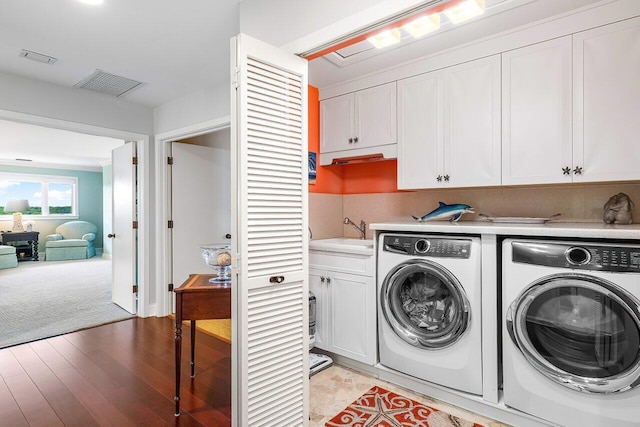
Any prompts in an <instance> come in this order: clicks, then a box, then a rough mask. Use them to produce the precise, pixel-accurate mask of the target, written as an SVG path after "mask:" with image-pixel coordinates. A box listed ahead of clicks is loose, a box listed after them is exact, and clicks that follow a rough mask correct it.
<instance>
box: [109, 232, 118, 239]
mask: <svg viewBox="0 0 640 427" xmlns="http://www.w3.org/2000/svg"><path fill="white" fill-rule="evenodd" d="M107 237H108V238H110V239H113V238H114V237H116V235H115V233H109V234H107Z"/></svg>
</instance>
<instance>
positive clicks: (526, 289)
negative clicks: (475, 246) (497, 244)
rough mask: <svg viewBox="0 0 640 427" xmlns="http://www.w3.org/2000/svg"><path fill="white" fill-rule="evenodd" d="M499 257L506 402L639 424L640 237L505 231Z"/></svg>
mask: <svg viewBox="0 0 640 427" xmlns="http://www.w3.org/2000/svg"><path fill="white" fill-rule="evenodd" d="M502 257H503V258H502V261H503V263H502V272H503V274H502V295H503V300H502V301H503V302H502V313H503V314H502V317H503V319H502V325H503V328H504V332H503V335H502V337H503V338H502V341H503V369H504V370H503V391H504V403H505V404H506V405H508V406H510V407H513V408H515V409H518V410H520V411H522V412H526V413H528V414H531V415H534V416H536V417H539V418H542V419H544V420H547V421H548V422H550V423H553V424H558V425H561V426H568V427H573V426H575V427H578V426H580V427H584V426H589V427H596V426H603V427H604V426H607V427H613V426H615V427H623V426H628V427H630V426H636V427H637V426H638V425H640V387H638V386H639V385H640V311H639V310H640V300H639V297H640V244H636V245H629V244H617V243H599V242H564V241H551V240H525V239H521V240H519V239H507V240H505V241H504V242H503V246H502Z"/></svg>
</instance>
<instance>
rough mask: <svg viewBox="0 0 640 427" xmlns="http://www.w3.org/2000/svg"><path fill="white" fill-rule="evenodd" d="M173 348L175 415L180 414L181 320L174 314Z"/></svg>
mask: <svg viewBox="0 0 640 427" xmlns="http://www.w3.org/2000/svg"><path fill="white" fill-rule="evenodd" d="M175 350H176V397H174V399H173V400H174V402H175V404H176V413H175V416H176V417H177V416H179V415H180V363H181V362H182V357H181V356H182V320H179V319H178V317H177V316H176V336H175Z"/></svg>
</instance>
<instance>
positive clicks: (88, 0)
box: [78, 0, 104, 6]
mask: <svg viewBox="0 0 640 427" xmlns="http://www.w3.org/2000/svg"><path fill="white" fill-rule="evenodd" d="M78 1H79V2H80V3H85V4H90V5H91V6H98V5H100V4H102V3H104V0H78Z"/></svg>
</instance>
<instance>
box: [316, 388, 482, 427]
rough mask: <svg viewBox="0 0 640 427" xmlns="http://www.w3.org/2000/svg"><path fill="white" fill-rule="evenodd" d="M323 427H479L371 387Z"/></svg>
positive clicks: (479, 426)
mask: <svg viewBox="0 0 640 427" xmlns="http://www.w3.org/2000/svg"><path fill="white" fill-rule="evenodd" d="M325 426H327V427H337V426H352V427H368V426H372V427H373V426H376V427H378V426H379V427H482V425H481V424H474V423H472V422H471V421H467V420H464V419H462V418H458V417H455V416H453V415H451V414H447V413H446V412H443V411H439V410H437V409H434V408H431V407H429V406H425V405H423V404H422V403H420V402H416V401H415V400H412V399H408V398H406V397H404V396H400V395H399V394H396V393H393V392H391V391H389V390H385V389H383V388H381V387H378V386H374V387H372V388H371V390H369V391H367V392H366V393H365V394H363V395H362V396H360V397H359V398H358V399H357V400H356V401H355V402H353V403H352V404H351V405H349V406H347V407H346V408H345V409H344V410H343V411H342V412H340V413H339V414H338V415H336V416H335V417H333V418H331V420H330V421H329V422H328V423H326V424H325Z"/></svg>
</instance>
